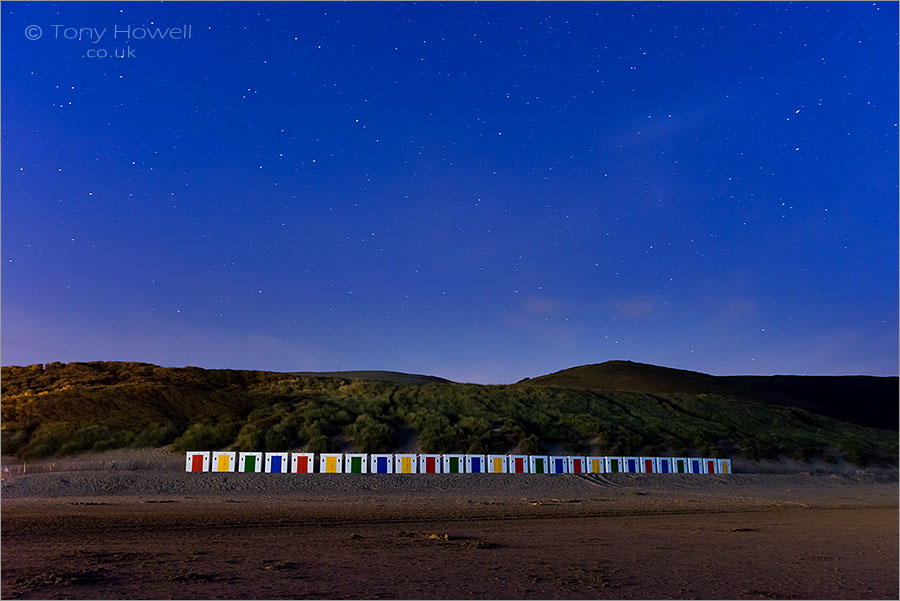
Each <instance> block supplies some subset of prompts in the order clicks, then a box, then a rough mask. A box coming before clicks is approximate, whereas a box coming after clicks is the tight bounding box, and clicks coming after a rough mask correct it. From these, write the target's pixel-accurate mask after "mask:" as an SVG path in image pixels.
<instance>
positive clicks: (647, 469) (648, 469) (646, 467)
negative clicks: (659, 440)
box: [639, 457, 656, 474]
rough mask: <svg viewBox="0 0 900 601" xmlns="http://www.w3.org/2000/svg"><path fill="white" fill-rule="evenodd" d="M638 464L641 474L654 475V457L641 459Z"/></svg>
mask: <svg viewBox="0 0 900 601" xmlns="http://www.w3.org/2000/svg"><path fill="white" fill-rule="evenodd" d="M639 463H640V465H639V467H640V472H641V473H642V474H655V473H656V457H641V458H640V461H639Z"/></svg>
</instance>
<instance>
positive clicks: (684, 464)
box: [672, 457, 690, 474]
mask: <svg viewBox="0 0 900 601" xmlns="http://www.w3.org/2000/svg"><path fill="white" fill-rule="evenodd" d="M688 468H689V466H688V459H687V457H672V473H673V474H689V473H690V471H689V469H688Z"/></svg>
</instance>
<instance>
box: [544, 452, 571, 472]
mask: <svg viewBox="0 0 900 601" xmlns="http://www.w3.org/2000/svg"><path fill="white" fill-rule="evenodd" d="M548 464H549V466H550V470H549V473H551V474H568V473H569V458H568V457H559V456H553V457H550V460H549V461H548Z"/></svg>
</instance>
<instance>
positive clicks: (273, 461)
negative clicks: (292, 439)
mask: <svg viewBox="0 0 900 601" xmlns="http://www.w3.org/2000/svg"><path fill="white" fill-rule="evenodd" d="M287 471H288V454H287V453H266V473H267V474H285V473H287Z"/></svg>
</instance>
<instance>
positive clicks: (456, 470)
mask: <svg viewBox="0 0 900 601" xmlns="http://www.w3.org/2000/svg"><path fill="white" fill-rule="evenodd" d="M441 460H442V463H443V465H442V466H441V471H442V472H443V473H445V474H462V473H464V472H465V471H466V456H465V455H441Z"/></svg>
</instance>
